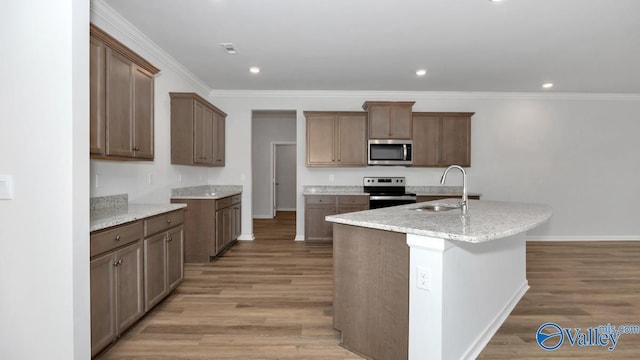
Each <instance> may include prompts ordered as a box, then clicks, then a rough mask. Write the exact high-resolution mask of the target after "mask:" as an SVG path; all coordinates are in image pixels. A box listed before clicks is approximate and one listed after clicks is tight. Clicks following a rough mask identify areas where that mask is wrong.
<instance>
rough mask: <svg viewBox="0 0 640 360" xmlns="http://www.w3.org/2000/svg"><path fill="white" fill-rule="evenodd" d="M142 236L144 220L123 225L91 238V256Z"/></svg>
mask: <svg viewBox="0 0 640 360" xmlns="http://www.w3.org/2000/svg"><path fill="white" fill-rule="evenodd" d="M140 238H142V221H136V222H134V223H131V224H127V225H121V226H118V227H116V228H114V229H111V230H106V231H103V232H100V233H97V234H94V235H91V238H90V252H89V253H90V256H96V255H98V254H102V253H104V252H107V251H109V250H112V249H115V248H117V247H120V246H122V245H125V244H128V243H132V242H134V241H136V240H139V239H140Z"/></svg>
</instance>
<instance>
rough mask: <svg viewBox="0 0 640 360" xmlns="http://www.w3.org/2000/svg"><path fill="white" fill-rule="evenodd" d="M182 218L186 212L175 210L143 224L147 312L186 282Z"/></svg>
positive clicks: (149, 219)
mask: <svg viewBox="0 0 640 360" xmlns="http://www.w3.org/2000/svg"><path fill="white" fill-rule="evenodd" d="M183 218H184V215H183V210H176V211H173V212H169V213H165V214H161V215H157V216H154V217H151V218H148V219H145V220H144V236H145V238H144V295H145V311H149V310H150V309H151V308H152V307H153V306H155V305H156V304H158V303H159V302H160V301H162V300H163V299H164V298H165V297H166V296H167V295H169V293H171V292H172V291H173V290H174V289H175V288H176V287H177V286H178V285H179V284H180V283H181V282H182V280H183V279H184V250H183V249H184V226H183V225H182V224H183Z"/></svg>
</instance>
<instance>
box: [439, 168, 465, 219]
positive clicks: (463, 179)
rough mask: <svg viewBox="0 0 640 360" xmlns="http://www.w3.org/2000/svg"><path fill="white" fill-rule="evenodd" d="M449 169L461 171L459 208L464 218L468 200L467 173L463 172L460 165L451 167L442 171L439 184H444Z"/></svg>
mask: <svg viewBox="0 0 640 360" xmlns="http://www.w3.org/2000/svg"><path fill="white" fill-rule="evenodd" d="M451 169H459V170H460V171H462V200H461V201H460V208H461V209H462V216H466V215H467V214H468V213H469V206H468V204H469V200H468V199H467V172H466V171H464V169H463V168H462V166H460V165H451V166H449V167H448V168H447V169H446V170H445V171H444V174H442V179H440V184H444V181H445V179H446V178H447V173H448V172H449V170H451Z"/></svg>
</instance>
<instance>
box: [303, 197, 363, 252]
mask: <svg viewBox="0 0 640 360" xmlns="http://www.w3.org/2000/svg"><path fill="white" fill-rule="evenodd" d="M368 209H369V196H368V195H306V196H305V208H304V243H305V245H306V246H331V244H332V243H333V224H332V223H330V222H327V221H325V220H324V218H325V217H326V216H329V215H335V214H344V213H348V212H354V211H362V210H368Z"/></svg>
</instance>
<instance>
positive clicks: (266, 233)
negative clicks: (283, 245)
mask: <svg viewBox="0 0 640 360" xmlns="http://www.w3.org/2000/svg"><path fill="white" fill-rule="evenodd" d="M253 235H254V236H255V238H256V240H285V241H288V240H294V239H295V238H296V212H295V211H278V212H277V213H276V217H275V218H273V219H254V220H253Z"/></svg>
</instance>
